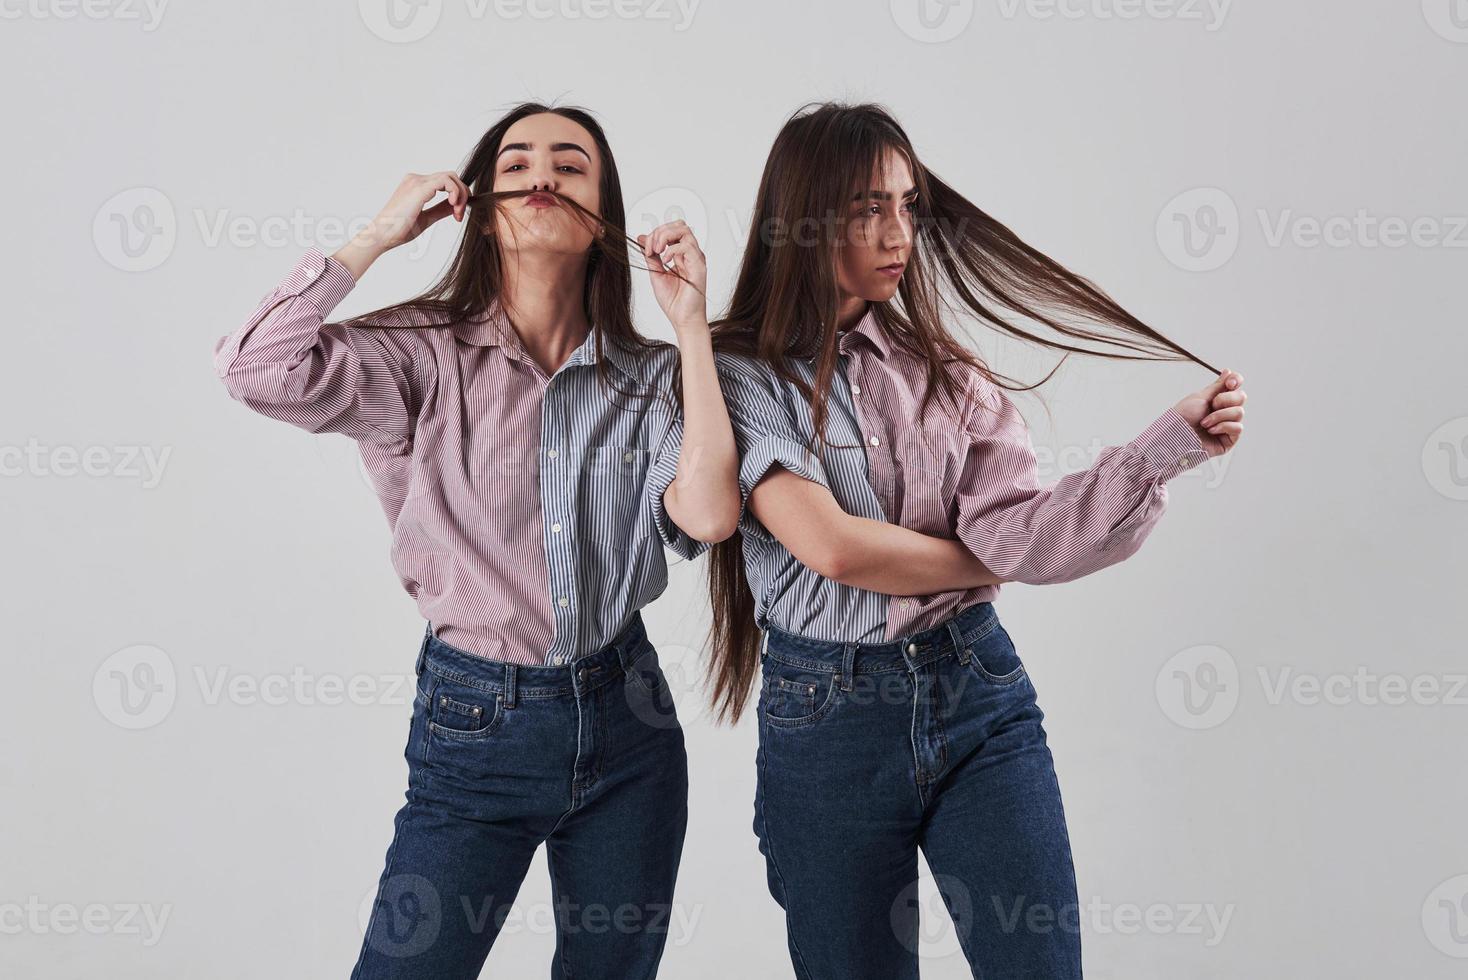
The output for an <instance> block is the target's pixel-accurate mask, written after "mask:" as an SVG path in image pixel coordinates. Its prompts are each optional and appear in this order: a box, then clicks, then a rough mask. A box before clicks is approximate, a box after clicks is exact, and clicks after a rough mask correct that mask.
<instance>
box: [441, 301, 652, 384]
mask: <svg viewBox="0 0 1468 980" xmlns="http://www.w3.org/2000/svg"><path fill="white" fill-rule="evenodd" d="M453 330H454V336H455V337H457V338H458V339H459V340H462V341H463V342H464V343H466V344H472V345H474V346H475V347H502V348H504V352H505V355H506V356H507V357H511V358H514V359H515V360H517V361H526V360H529V358H530V355H529V354H527V353H526V352H525V345H524V343H523V342H521V340H520V335H519V334H517V333H516V332H515V328H514V326H513V325H512V324H511V323H510V318H509V317H507V316H506V315H505V313H504V308H503V307H501V306H500V305H499V304H498V303H494V304H492V305H491V306H490V308H489V309H488V310H486V311H484V312H483V313H480V314H477V315H475V316H471V317H469V318H468V319H467V320H463V321H461V322H459V323H456V324H454V328H453ZM602 344H603V346H604V348H605V350H604V353H605V355H606V358H607V360H608V361H610V362H611V364H612V366H613V367H615V368H616V369H617V370H619V371H621V372H622V373H623V374H624V375H626V376H627V378H628V379H629V380H631V381H637V380H638V376H637V375H638V364H637V356H636V354H635V353H634V352H633V351H632V350H630V349H628V348H627V347H626V346H624V345H622V344H620V343H618V342H617V340H616V339H615V338H613V337H609V336H604V337H602ZM596 362H597V356H596V331H595V330H588V331H587V333H586V339H585V340H584V341H582V342H581V346H580V347H578V348H576V349H575V350H574V351H572V352H571V356H570V357H568V358H566V365H576V364H585V365H594V364H596Z"/></svg>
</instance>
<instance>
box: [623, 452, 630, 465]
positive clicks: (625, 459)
mask: <svg viewBox="0 0 1468 980" xmlns="http://www.w3.org/2000/svg"><path fill="white" fill-rule="evenodd" d="M622 460H623V461H624V462H627V463H630V462H632V451H631V450H630V449H629V450H628V451H627V452H625V453H623V454H622Z"/></svg>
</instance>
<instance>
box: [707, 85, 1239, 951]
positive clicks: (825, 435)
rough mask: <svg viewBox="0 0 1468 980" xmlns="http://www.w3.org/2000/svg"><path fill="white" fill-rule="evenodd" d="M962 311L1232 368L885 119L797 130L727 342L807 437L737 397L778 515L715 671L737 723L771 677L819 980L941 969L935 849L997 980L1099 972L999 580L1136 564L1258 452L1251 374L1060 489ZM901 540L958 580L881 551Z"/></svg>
mask: <svg viewBox="0 0 1468 980" xmlns="http://www.w3.org/2000/svg"><path fill="white" fill-rule="evenodd" d="M955 312H959V313H963V314H967V315H968V316H970V317H972V318H974V319H976V320H978V321H979V322H981V323H984V324H986V325H988V326H990V327H992V328H995V329H998V330H1001V331H1003V332H1005V333H1008V334H1010V335H1013V336H1017V337H1021V338H1025V339H1028V340H1032V341H1034V342H1036V343H1040V344H1042V345H1044V346H1046V347H1049V348H1053V349H1056V350H1058V351H1063V352H1065V353H1066V354H1067V355H1069V354H1070V353H1096V354H1102V355H1105V356H1110V357H1124V358H1145V359H1188V360H1192V361H1194V362H1196V363H1198V364H1200V365H1203V366H1204V367H1208V365H1206V364H1204V362H1202V361H1200V360H1198V358H1196V357H1194V356H1193V355H1192V354H1190V353H1188V352H1187V351H1186V350H1184V349H1183V348H1181V347H1179V346H1178V345H1177V344H1175V343H1173V342H1172V341H1170V340H1168V339H1166V338H1165V337H1163V336H1162V335H1161V334H1159V333H1158V332H1157V331H1155V330H1153V329H1152V328H1151V327H1149V326H1147V325H1146V324H1144V323H1143V322H1141V321H1140V320H1138V319H1137V318H1136V317H1134V316H1132V315H1131V314H1130V313H1128V312H1127V311H1126V310H1124V309H1123V308H1122V307H1120V306H1119V305H1118V304H1117V303H1116V302H1114V301H1113V300H1111V299H1110V298H1109V297H1107V296H1106V295H1105V294H1104V293H1102V292H1101V291H1100V290H1099V289H1097V288H1096V287H1095V286H1094V285H1092V284H1091V283H1089V282H1087V281H1086V280H1084V279H1082V278H1080V277H1079V276H1076V275H1074V274H1073V273H1071V272H1069V271H1067V270H1066V269H1064V268H1063V267H1061V266H1060V265H1059V264H1057V263H1056V262H1054V261H1053V260H1051V259H1049V258H1048V257H1046V256H1045V255H1043V254H1042V253H1040V252H1038V251H1037V250H1035V249H1034V248H1032V247H1030V246H1029V245H1027V244H1026V243H1024V242H1023V241H1022V240H1021V239H1019V238H1018V237H1017V236H1016V235H1014V233H1012V232H1011V231H1009V229H1007V228H1006V227H1004V226H1003V225H1001V224H1000V223H999V222H997V221H996V220H994V219H993V218H992V217H990V216H989V215H988V214H986V213H985V212H984V211H982V210H980V209H979V208H978V207H976V206H975V205H973V204H972V203H970V202H969V201H968V200H966V199H965V198H964V197H963V196H961V195H960V194H959V193H958V192H957V191H955V190H954V189H953V188H951V187H950V186H949V185H948V184H946V183H945V182H943V181H942V180H940V179H939V178H938V177H937V176H936V175H935V174H934V173H933V172H932V171H930V170H927V169H926V168H925V167H923V165H922V164H921V162H920V161H919V160H918V157H917V154H916V153H915V152H914V150H913V147H912V144H911V143H910V142H909V140H908V138H907V136H906V134H905V133H904V132H903V130H902V128H901V127H900V126H899V125H898V124H897V122H896V121H895V120H894V119H893V118H892V117H891V115H889V114H888V113H887V112H886V111H884V110H883V109H881V108H880V107H876V106H870V105H857V106H846V105H830V104H827V105H820V106H816V107H814V108H808V109H806V110H803V111H801V112H799V113H797V114H796V115H795V116H794V117H792V118H791V119H790V120H789V121H788V122H787V123H786V125H785V126H784V128H783V129H782V130H781V132H780V134H779V135H778V137H777V138H776V140H775V143H774V147H773V148H772V149H771V151H770V155H769V158H768V161H767V163H766V166H765V171H764V176H763V178H762V180H761V182H760V187H759V191H758V196H757V200H756V204H755V214H754V223H753V227H752V229H751V232H750V236H749V241H748V245H747V247H746V249H745V254H744V259H743V265H742V268H741V270H740V274H739V277H738V281H737V284H736V287H735V292H734V296H733V299H732V301H731V306H730V311H729V314H728V316H727V317H726V318H725V319H724V320H722V321H719V322H716V323H715V325H714V343H715V348H716V350H717V351H718V355H717V356H718V358H719V361H720V367H721V377H723V378H724V382H725V385H726V390H728V389H730V388H732V387H733V384H732V383H737V382H738V380H739V379H741V378H742V379H744V381H745V382H746V383H747V385H748V386H749V387H751V388H761V387H762V388H763V390H764V397H765V399H766V402H767V403H769V404H771V405H774V406H777V407H778V408H779V409H780V410H782V411H783V412H784V416H783V420H784V429H783V430H781V429H780V428H779V426H778V425H777V424H776V423H774V422H771V421H769V419H770V418H774V417H776V414H777V413H776V412H775V411H774V410H770V411H767V412H766V413H765V416H766V421H765V422H764V423H763V424H762V425H760V426H759V427H757V428H756V429H755V430H753V431H751V430H747V429H746V426H745V424H744V418H743V413H742V412H738V411H733V409H734V405H735V400H734V399H733V398H732V397H731V399H730V404H731V411H733V418H734V423H735V436H736V439H737V440H738V441H739V444H740V447H741V449H742V450H743V451H744V452H745V458H744V461H743V462H742V463H741V491H742V493H743V494H744V495H745V496H746V498H747V504H748V506H747V510H746V511H745V512H744V513H743V514H742V515H741V518H740V525H739V527H740V531H741V533H740V534H738V535H736V536H734V537H733V538H731V539H730V540H728V541H725V542H723V543H720V544H716V545H714V547H713V552H712V555H711V558H710V569H709V575H710V588H711V592H712V595H713V605H714V610H713V612H714V630H713V633H714V637H713V639H714V642H713V646H714V652H713V661H712V665H711V679H712V692H713V699H714V705H715V708H716V709H717V710H718V711H719V713H720V714H721V716H723V717H725V718H728V719H737V718H738V717H739V715H740V712H741V711H742V709H743V707H744V705H745V703H746V699H747V698H748V696H749V694H750V693H751V688H752V686H753V684H754V681H755V679H756V678H757V677H758V678H760V679H761V680H762V684H761V687H760V692H759V701H758V708H757V713H758V717H759V738H760V747H759V751H758V755H757V761H758V770H759V772H758V792H757V796H756V800H755V831H756V833H757V835H758V837H759V842H760V850H761V851H762V853H763V854H764V855H765V858H766V863H767V869H768V877H769V886H770V890H771V892H772V894H773V895H774V896H775V898H776V899H777V900H778V901H779V902H780V904H781V905H782V906H783V907H784V909H785V912H786V922H787V929H788V940H789V946H790V954H791V958H792V960H793V962H794V965H795V970H796V973H797V975H799V976H800V977H801V978H802V980H817V978H830V980H837V978H839V980H851V978H858V977H861V978H865V977H870V978H873V980H903V978H915V977H917V975H918V970H917V962H918V957H917V937H918V904H917V901H916V881H917V854H918V850H919V849H921V850H922V851H923V852H924V854H925V855H926V858H927V861H928V864H929V866H930V867H931V868H932V870H933V872H934V874H935V876H936V878H937V882H938V885H939V889H940V891H941V892H942V894H943V896H944V898H945V900H946V901H947V903H948V908H949V911H950V912H951V914H952V916H953V918H954V921H955V925H956V927H957V932H958V937H959V939H960V941H961V944H962V947H963V950H964V953H965V955H966V956H967V958H968V961H969V963H970V965H971V967H972V969H973V972H974V975H975V976H976V977H979V976H982V977H1001V978H1004V980H1017V978H1020V977H1027V978H1044V980H1066V978H1073V977H1079V976H1080V975H1081V960H1080V939H1079V909H1078V905H1077V896H1076V885H1075V875H1074V869H1073V866H1072V861H1071V853H1070V845H1069V838H1068V834H1067V831H1066V826H1065V818H1064V812H1063V809H1062V806H1061V799H1060V791H1059V786H1058V784H1057V781H1056V777H1055V770H1054V765H1053V762H1052V757H1051V753H1050V750H1049V748H1048V746H1047V744H1046V734H1045V731H1044V728H1043V726H1042V724H1041V721H1042V718H1043V712H1042V711H1041V710H1040V708H1039V706H1038V705H1037V703H1036V699H1035V690H1034V686H1033V684H1032V683H1031V682H1030V679H1029V677H1028V674H1027V672H1026V670H1025V667H1024V664H1023V662H1022V661H1021V659H1020V657H1019V655H1018V654H1017V652H1016V650H1015V646H1014V644H1013V643H1012V641H1011V639H1010V637H1009V635H1008V633H1007V632H1006V631H1005V629H1004V627H1003V626H1002V625H1000V623H999V620H998V617H997V616H996V614H995V611H994V606H993V600H994V599H995V598H996V597H997V595H998V592H999V588H998V582H1000V581H1019V582H1028V583H1047V582H1062V581H1068V580H1070V579H1074V578H1076V577H1078V576H1081V575H1085V574H1088V573H1090V572H1093V571H1096V570H1098V569H1100V568H1104V567H1106V566H1108V565H1111V564H1114V563H1116V562H1118V561H1121V560H1122V559H1124V558H1126V557H1128V556H1129V555H1131V554H1132V553H1134V552H1135V551H1136V550H1137V549H1138V548H1139V547H1140V546H1141V544H1142V541H1143V540H1144V539H1145V538H1146V536H1147V535H1148V533H1149V531H1150V530H1151V528H1152V527H1153V526H1154V525H1155V524H1156V522H1157V520H1158V519H1159V517H1160V516H1161V514H1162V511H1163V508H1164V506H1165V504H1166V500H1167V492H1166V482H1167V481H1168V480H1169V479H1171V478H1172V477H1173V476H1175V475H1177V474H1178V473H1180V472H1182V471H1183V470H1185V469H1187V468H1189V467H1191V466H1194V465H1197V464H1198V463H1199V462H1201V461H1202V460H1204V459H1206V458H1208V457H1209V456H1214V455H1217V454H1219V453H1223V452H1227V451H1228V450H1229V449H1231V448H1232V447H1233V445H1234V444H1235V443H1236V442H1237V441H1238V440H1239V439H1240V438H1241V436H1242V432H1243V426H1242V419H1243V403H1244V400H1245V395H1244V391H1243V388H1242V378H1240V377H1239V376H1238V375H1237V374H1235V373H1233V372H1230V371H1226V372H1222V373H1217V372H1215V373H1216V374H1217V378H1216V379H1215V380H1214V381H1213V382H1212V383H1211V384H1209V385H1208V386H1207V387H1205V388H1203V389H1202V390H1200V391H1198V392H1195V393H1194V394H1191V395H1189V396H1187V397H1185V398H1183V399H1182V400H1181V401H1179V402H1178V403H1177V404H1176V405H1175V406H1174V407H1173V408H1171V409H1168V410H1167V411H1166V412H1164V413H1163V414H1162V415H1161V416H1159V417H1158V418H1157V419H1156V420H1155V421H1153V422H1152V423H1151V424H1150V425H1148V426H1147V427H1146V428H1145V429H1144V430H1143V432H1142V433H1141V434H1140V435H1139V436H1137V437H1136V438H1135V439H1133V440H1131V441H1130V442H1128V443H1126V444H1124V445H1122V446H1117V447H1112V448H1109V449H1107V450H1105V451H1104V452H1102V453H1101V454H1100V456H1099V457H1098V458H1097V460H1096V462H1095V464H1094V465H1093V466H1091V467H1090V468H1089V469H1087V470H1085V471H1083V472H1079V473H1073V474H1070V475H1068V476H1066V477H1065V478H1063V479H1062V480H1060V481H1059V482H1058V483H1057V484H1055V485H1053V486H1050V487H1041V486H1040V485H1039V482H1038V479H1037V472H1036V469H1037V468H1036V459H1035V455H1034V452H1033V449H1032V445H1031V442H1030V438H1029V434H1028V430H1027V429H1026V427H1025V424H1024V421H1023V419H1022V418H1021V417H1020V415H1019V413H1018V412H1017V411H1016V410H1015V408H1014V406H1013V404H1012V403H1011V402H1010V400H1009V398H1008V397H1007V396H1006V395H1005V393H1004V389H1005V387H1014V385H1013V383H1012V382H1010V381H1009V380H1008V379H1006V378H1004V376H1002V375H1001V374H999V373H998V372H996V371H994V370H992V369H991V368H989V367H988V366H987V365H986V364H984V363H983V362H982V361H981V360H980V359H979V358H978V357H977V356H976V355H975V354H974V353H973V351H972V350H971V349H970V348H969V347H968V346H967V345H965V344H964V343H962V342H961V341H960V340H959V339H958V338H957V337H956V335H955V334H954V332H953V330H952V326H953V324H952V314H953V313H955ZM1027 324H1033V325H1034V326H1033V327H1032V326H1027ZM1209 370H1210V371H1211V370H1212V368H1209ZM731 382H732V383H731ZM770 444H775V445H778V446H781V447H783V454H784V457H785V458H786V459H790V458H794V459H795V463H794V465H789V464H785V463H783V461H782V465H780V466H771V465H769V457H770V454H769V452H768V450H767V449H764V450H762V449H761V447H767V446H768V445H770ZM792 447H799V449H800V452H799V453H797V452H796V450H795V449H794V448H792ZM751 460H753V461H754V462H753V464H751ZM876 525H891V526H895V527H899V528H901V529H903V530H905V531H906V532H907V533H909V534H912V535H914V536H915V538H918V539H921V540H922V542H923V543H924V544H923V546H924V547H927V548H930V549H931V553H932V555H933V560H932V561H913V560H911V556H912V555H913V554H915V551H916V548H917V545H915V544H913V541H912V540H911V539H909V540H908V542H907V544H906V545H904V547H906V548H907V550H906V551H903V550H902V549H901V548H896V549H893V548H885V547H879V548H876V549H873V548H872V547H871V542H873V541H875V540H878V538H879V536H878V535H875V534H874V533H873V530H872V529H873V527H874V526H876ZM944 545H946V546H947V549H948V550H943V547H942V546H944ZM904 554H906V555H908V556H909V557H908V559H906V560H904V559H903V557H902V556H903V555H904ZM964 559H967V560H968V561H969V562H970V563H971V564H968V565H965V564H964Z"/></svg>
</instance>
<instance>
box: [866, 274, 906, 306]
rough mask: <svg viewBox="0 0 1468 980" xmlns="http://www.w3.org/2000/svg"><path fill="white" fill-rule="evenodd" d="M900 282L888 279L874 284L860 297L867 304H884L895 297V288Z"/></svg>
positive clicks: (899, 280)
mask: <svg viewBox="0 0 1468 980" xmlns="http://www.w3.org/2000/svg"><path fill="white" fill-rule="evenodd" d="M901 282H902V280H901V279H897V280H890V279H889V280H885V281H883V282H879V283H874V284H873V285H872V287H871V288H870V289H868V290H866V292H865V293H864V294H863V295H862V299H864V300H866V301H867V302H868V303H885V302H887V301H888V300H890V299H892V297H894V296H896V295H897V287H898V285H899V284H900V283H901Z"/></svg>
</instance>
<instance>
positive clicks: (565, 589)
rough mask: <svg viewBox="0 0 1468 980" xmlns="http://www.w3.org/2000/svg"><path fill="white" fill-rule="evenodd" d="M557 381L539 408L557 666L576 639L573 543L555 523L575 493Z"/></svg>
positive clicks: (554, 379) (551, 383)
mask: <svg viewBox="0 0 1468 980" xmlns="http://www.w3.org/2000/svg"><path fill="white" fill-rule="evenodd" d="M560 378H561V376H560V373H559V372H557V374H556V376H555V377H552V378H551V379H550V381H549V382H548V383H547V384H546V387H545V394H544V396H543V397H544V402H543V403H542V406H541V442H542V445H543V446H544V448H545V462H544V465H542V466H541V468H540V500H541V509H542V512H543V513H542V515H541V516H542V520H543V521H545V522H546V523H545V528H546V531H547V532H548V533H547V534H546V535H545V557H546V573H547V578H548V580H549V582H550V592H551V597H552V599H553V605H552V617H553V619H554V622H555V636H554V638H553V639H552V642H551V649H552V650H553V651H555V652H554V653H553V654H552V655H551V656H550V657H548V658H547V659H548V660H549V661H550V662H551V663H558V664H559V663H566V662H568V652H567V651H565V650H563V649H561V646H562V644H563V643H567V642H569V639H568V638H569V637H574V636H575V635H576V631H575V629H573V628H572V626H573V623H572V617H573V615H574V613H573V612H572V611H571V583H570V580H569V575H570V570H571V569H572V568H574V567H575V562H574V561H573V560H572V555H571V553H570V549H571V548H572V547H573V542H571V541H570V540H569V539H570V535H568V534H565V533H564V531H565V525H564V524H563V523H562V521H560V520H556V519H554V518H555V517H557V516H558V515H560V516H564V515H569V514H571V513H573V511H572V509H571V499H570V498H571V496H572V495H573V493H574V490H575V474H574V473H573V472H572V473H568V472H567V464H568V463H569V462H570V457H569V455H567V456H566V458H564V459H563V458H562V457H563V455H565V445H566V443H565V440H566V426H565V419H564V417H563V416H562V413H561V412H560V410H559V405H560V402H561V398H560V395H561V388H562V387H563V385H562V384H558V382H559V381H560Z"/></svg>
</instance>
